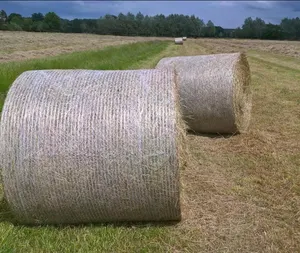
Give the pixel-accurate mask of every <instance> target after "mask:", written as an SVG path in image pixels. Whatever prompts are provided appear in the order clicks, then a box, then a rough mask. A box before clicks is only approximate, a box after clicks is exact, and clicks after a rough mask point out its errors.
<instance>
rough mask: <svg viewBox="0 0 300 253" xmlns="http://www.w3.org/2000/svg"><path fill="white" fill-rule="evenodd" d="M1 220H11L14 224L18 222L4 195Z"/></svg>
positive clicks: (1, 201)
mask: <svg viewBox="0 0 300 253" xmlns="http://www.w3.org/2000/svg"><path fill="white" fill-rule="evenodd" d="M0 222H9V223H12V224H16V222H17V221H16V218H15V217H14V215H13V213H12V212H11V210H10V208H9V205H8V203H7V201H6V200H5V198H3V197H2V198H1V200H0Z"/></svg>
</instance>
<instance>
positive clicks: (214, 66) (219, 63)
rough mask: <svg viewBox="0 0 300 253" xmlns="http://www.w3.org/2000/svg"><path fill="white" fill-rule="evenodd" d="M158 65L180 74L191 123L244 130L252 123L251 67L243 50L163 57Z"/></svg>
mask: <svg viewBox="0 0 300 253" xmlns="http://www.w3.org/2000/svg"><path fill="white" fill-rule="evenodd" d="M156 68H157V69H165V68H172V69H173V68H174V69H175V70H176V72H177V74H178V85H179V93H180V99H181V105H182V112H183V115H184V118H185V120H186V122H187V124H188V127H189V128H190V129H191V130H193V131H195V132H204V133H242V132H246V131H247V129H248V126H249V123H250V112H251V104H252V98H251V91H250V69H249V64H248V61H247V58H246V56H245V55H244V54H241V53H231V54H214V55H199V56H186V57H185V56H184V57H172V58H163V59H162V60H161V61H160V62H159V63H158V64H157V66H156Z"/></svg>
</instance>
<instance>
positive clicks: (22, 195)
mask: <svg viewBox="0 0 300 253" xmlns="http://www.w3.org/2000/svg"><path fill="white" fill-rule="evenodd" d="M177 93H178V91H177V88H176V82H175V73H174V72H173V71H169V70H133V71H92V70H41V71H28V72H24V73H23V74H21V75H20V76H19V77H18V78H17V79H16V80H15V82H14V83H13V85H12V87H11V88H10V90H9V93H8V95H7V98H6V101H5V104H4V108H3V111H2V119H1V122H0V130H1V133H0V154H1V167H2V169H3V181H4V182H3V184H4V192H5V197H6V199H7V201H8V203H9V205H10V207H11V209H12V211H13V213H14V214H15V215H16V218H17V220H18V221H19V222H20V223H23V224H78V223H90V222H117V221H163V220H180V219H181V211H180V183H179V170H180V166H183V165H184V152H183V151H184V145H183V141H184V139H185V137H184V132H185V131H184V123H183V121H182V119H181V115H180V112H179V110H178V109H177V108H178V107H179V105H178V104H179V103H178V101H176V100H177V99H178V98H177V97H178V94H177Z"/></svg>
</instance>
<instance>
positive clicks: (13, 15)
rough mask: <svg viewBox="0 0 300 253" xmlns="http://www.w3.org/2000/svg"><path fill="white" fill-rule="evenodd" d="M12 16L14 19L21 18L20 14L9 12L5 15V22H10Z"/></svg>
mask: <svg viewBox="0 0 300 253" xmlns="http://www.w3.org/2000/svg"><path fill="white" fill-rule="evenodd" d="M13 18H15V19H22V15H20V14H18V13H11V14H9V16H8V17H7V22H8V23H10V22H11V20H12V19H13Z"/></svg>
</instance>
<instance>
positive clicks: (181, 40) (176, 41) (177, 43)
mask: <svg viewBox="0 0 300 253" xmlns="http://www.w3.org/2000/svg"><path fill="white" fill-rule="evenodd" d="M174 41H175V44H176V45H183V39H182V38H175V40H174Z"/></svg>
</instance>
